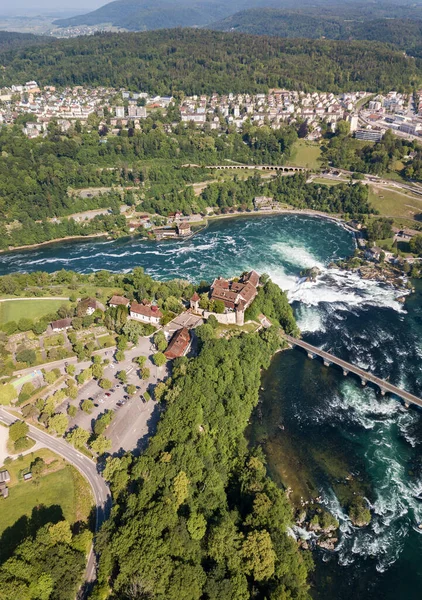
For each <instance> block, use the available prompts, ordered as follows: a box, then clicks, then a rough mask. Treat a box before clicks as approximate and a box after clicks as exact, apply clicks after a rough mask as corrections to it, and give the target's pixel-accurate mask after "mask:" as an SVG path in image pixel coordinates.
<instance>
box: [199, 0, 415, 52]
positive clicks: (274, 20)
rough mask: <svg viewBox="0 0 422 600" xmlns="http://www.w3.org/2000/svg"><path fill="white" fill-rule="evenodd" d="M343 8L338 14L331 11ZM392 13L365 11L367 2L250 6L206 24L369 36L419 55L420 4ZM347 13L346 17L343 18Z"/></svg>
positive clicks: (287, 34)
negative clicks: (318, 6)
mask: <svg viewBox="0 0 422 600" xmlns="http://www.w3.org/2000/svg"><path fill="white" fill-rule="evenodd" d="M340 9H341V11H342V14H341V15H336V14H334V13H335V11H336V10H337V11H338V10H340ZM391 10H392V13H390V12H388V11H387V9H386V8H383V9H382V10H381V9H379V10H378V11H377V10H373V11H372V12H368V6H367V5H366V6H365V7H362V10H360V6H359V5H355V7H352V6H342V7H338V6H336V7H327V9H326V10H325V11H324V14H321V13H319V14H318V12H319V11H317V10H315V9H312V8H310V9H307V11H306V12H305V11H303V10H300V11H286V10H278V9H272V8H260V9H254V8H252V9H249V10H243V11H241V12H238V13H236V14H234V15H231V16H229V17H226V18H225V19H222V20H221V21H218V22H215V23H212V24H211V25H208V28H209V29H214V30H217V31H236V32H239V33H250V34H254V35H270V36H278V37H284V38H308V39H320V38H327V39H330V40H370V41H377V42H386V43H390V44H395V45H397V46H398V47H400V48H402V49H403V50H407V51H410V52H412V53H414V51H416V52H417V54H418V56H420V55H421V52H420V50H421V48H422V7H420V6H415V5H414V6H413V8H412V11H411V12H410V13H409V11H408V10H401V9H400V7H394V10H393V9H391ZM400 11H401V12H402V13H405V14H411V15H412V17H411V18H410V17H409V18H387V17H378V18H376V19H374V18H370V16H371V15H372V14H373V13H375V14H379V13H385V14H400ZM358 16H359V18H358ZM346 17H348V18H346Z"/></svg>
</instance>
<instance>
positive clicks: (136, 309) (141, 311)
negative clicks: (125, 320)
mask: <svg viewBox="0 0 422 600" xmlns="http://www.w3.org/2000/svg"><path fill="white" fill-rule="evenodd" d="M162 316H163V313H162V312H161V311H160V309H159V308H158V306H155V305H154V304H151V303H149V302H148V301H146V300H144V301H143V302H142V304H138V303H137V302H132V304H131V305H130V318H131V319H134V320H135V321H141V322H142V323H149V324H151V325H156V326H157V325H159V324H160V319H161V317H162Z"/></svg>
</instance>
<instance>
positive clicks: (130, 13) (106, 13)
mask: <svg viewBox="0 0 422 600" xmlns="http://www.w3.org/2000/svg"><path fill="white" fill-rule="evenodd" d="M240 7H241V5H240ZM235 10H237V8H235ZM231 12H233V11H232V10H231V9H227V4H226V5H225V4H224V3H223V2H222V1H221V0H208V1H207V0H180V1H178V2H175V1H174V0H173V1H172V0H116V1H115V2H111V3H110V4H106V5H105V6H102V7H101V8H99V9H97V10H95V11H93V12H91V13H88V14H86V15H80V16H77V17H71V18H68V19H58V20H57V21H55V22H54V25H56V26H57V27H75V26H78V25H100V24H103V23H111V24H112V25H114V26H115V27H121V28H124V29H128V30H129V31H145V30H150V29H165V28H167V27H194V26H197V27H200V26H202V25H206V24H207V23H210V22H211V21H214V20H216V19H219V18H224V17H225V16H227V15H228V14H230V13H231Z"/></svg>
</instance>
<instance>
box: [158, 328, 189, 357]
mask: <svg viewBox="0 0 422 600" xmlns="http://www.w3.org/2000/svg"><path fill="white" fill-rule="evenodd" d="M190 347H191V336H190V333H189V329H187V328H186V327H182V329H178V330H177V331H176V333H175V334H174V335H173V337H172V338H171V340H170V343H169V345H168V347H167V350H166V351H165V352H164V355H165V356H166V358H168V359H169V360H174V359H175V358H180V357H181V356H186V354H187V353H188V352H189V348H190Z"/></svg>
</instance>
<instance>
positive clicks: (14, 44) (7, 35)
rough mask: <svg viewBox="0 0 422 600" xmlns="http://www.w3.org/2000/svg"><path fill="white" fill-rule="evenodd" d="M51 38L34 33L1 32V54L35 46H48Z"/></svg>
mask: <svg viewBox="0 0 422 600" xmlns="http://www.w3.org/2000/svg"><path fill="white" fill-rule="evenodd" d="M49 42H50V38H48V37H44V36H41V35H33V34H32V33H16V32H15V31H0V52H1V51H2V50H12V49H14V48H23V47H25V46H34V45H35V44H47V43H49Z"/></svg>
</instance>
